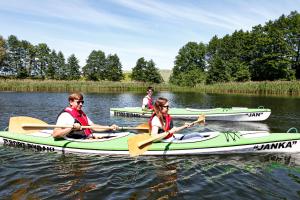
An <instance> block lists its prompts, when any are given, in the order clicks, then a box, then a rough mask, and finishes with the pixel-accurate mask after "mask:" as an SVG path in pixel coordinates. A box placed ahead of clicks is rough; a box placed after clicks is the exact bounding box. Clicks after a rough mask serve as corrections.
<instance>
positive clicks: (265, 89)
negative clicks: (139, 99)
mask: <svg viewBox="0 0 300 200" xmlns="http://www.w3.org/2000/svg"><path fill="white" fill-rule="evenodd" d="M150 85H151V86H153V87H154V88H155V90H156V91H172V92H188V91H193V92H204V93H221V94H227V93H230V94H259V95H292V96H300V81H263V82H245V83H236V82H232V83H218V84H213V85H198V86H197V87H179V86H174V85H170V84H150V83H140V82H138V83H137V82H110V81H95V82H94V81H55V80H43V81H42V80H15V79H0V91H18V92H74V91H80V92H85V93H103V92H126V91H133V92H145V90H146V88H147V87H148V86H150Z"/></svg>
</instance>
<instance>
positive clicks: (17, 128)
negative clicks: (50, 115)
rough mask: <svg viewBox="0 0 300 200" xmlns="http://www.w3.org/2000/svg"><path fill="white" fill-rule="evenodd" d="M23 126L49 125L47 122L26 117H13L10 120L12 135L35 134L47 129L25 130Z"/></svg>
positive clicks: (9, 127) (31, 128)
mask: <svg viewBox="0 0 300 200" xmlns="http://www.w3.org/2000/svg"><path fill="white" fill-rule="evenodd" d="M23 124H38V125H48V124H47V123H46V122H44V121H42V120H39V119H36V118H33V117H25V116H19V117H11V118H10V119H9V126H8V131H9V132H12V133H33V132H38V131H40V130H44V129H45V128H33V127H30V128H27V127H26V128H25V127H22V125H23Z"/></svg>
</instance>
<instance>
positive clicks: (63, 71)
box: [57, 51, 68, 80]
mask: <svg viewBox="0 0 300 200" xmlns="http://www.w3.org/2000/svg"><path fill="white" fill-rule="evenodd" d="M57 67H58V69H57V70H58V71H57V79H59V80H66V79H67V77H68V69H67V65H66V60H65V56H64V54H63V53H62V52H61V51H59V52H58V54H57Z"/></svg>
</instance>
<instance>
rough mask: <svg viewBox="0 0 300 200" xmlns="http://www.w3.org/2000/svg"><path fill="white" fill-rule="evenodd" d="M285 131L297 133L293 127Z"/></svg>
mask: <svg viewBox="0 0 300 200" xmlns="http://www.w3.org/2000/svg"><path fill="white" fill-rule="evenodd" d="M293 131H294V132H293ZM287 133H298V129H297V128H295V127H292V128H290V129H289V130H288V131H287Z"/></svg>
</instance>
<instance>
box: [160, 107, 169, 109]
mask: <svg viewBox="0 0 300 200" xmlns="http://www.w3.org/2000/svg"><path fill="white" fill-rule="evenodd" d="M161 107H163V108H167V109H169V107H170V106H161Z"/></svg>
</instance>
